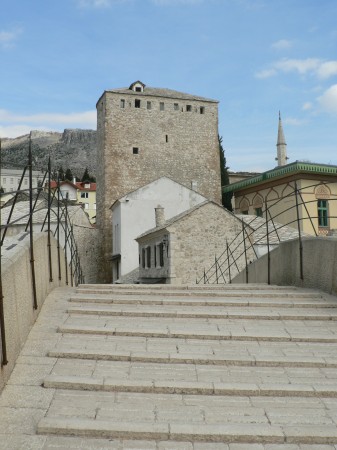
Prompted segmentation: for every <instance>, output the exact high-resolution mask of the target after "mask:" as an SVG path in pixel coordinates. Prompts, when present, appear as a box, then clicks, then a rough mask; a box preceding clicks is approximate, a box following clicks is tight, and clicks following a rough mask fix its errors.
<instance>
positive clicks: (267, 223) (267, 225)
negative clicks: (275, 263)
mask: <svg viewBox="0 0 337 450" xmlns="http://www.w3.org/2000/svg"><path fill="white" fill-rule="evenodd" d="M266 228H267V234H266V236H267V249H268V284H270V246H269V222H268V207H267V205H266ZM274 228H275V226H274Z"/></svg>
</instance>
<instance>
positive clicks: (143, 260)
mask: <svg viewBox="0 0 337 450" xmlns="http://www.w3.org/2000/svg"><path fill="white" fill-rule="evenodd" d="M142 267H143V269H145V248H142Z"/></svg>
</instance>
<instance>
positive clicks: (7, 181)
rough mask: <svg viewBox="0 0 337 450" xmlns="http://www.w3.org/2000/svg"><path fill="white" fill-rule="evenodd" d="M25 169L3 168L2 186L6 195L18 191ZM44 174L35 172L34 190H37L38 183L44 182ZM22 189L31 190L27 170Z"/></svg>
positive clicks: (0, 181)
mask: <svg viewBox="0 0 337 450" xmlns="http://www.w3.org/2000/svg"><path fill="white" fill-rule="evenodd" d="M22 173H23V169H3V168H1V177H0V186H1V187H2V189H3V191H4V193H8V192H15V191H16V190H17V189H18V186H19V183H20V179H21V176H22ZM43 176H44V174H43V173H42V172H40V171H38V170H33V177H32V181H33V188H37V186H38V182H39V181H42V180H43ZM21 189H29V172H28V170H26V173H25V176H24V178H23V182H22V185H21Z"/></svg>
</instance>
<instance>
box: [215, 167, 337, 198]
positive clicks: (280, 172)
mask: <svg viewBox="0 0 337 450" xmlns="http://www.w3.org/2000/svg"><path fill="white" fill-rule="evenodd" d="M296 173H306V174H309V173H310V174H313V175H330V176H335V177H337V166H333V165H329V164H315V163H307V162H302V161H295V162H293V163H291V164H287V165H285V166H281V167H276V168H274V169H272V170H268V171H267V172H263V173H261V174H260V175H257V176H255V177H252V178H247V179H246V180H242V181H238V182H236V183H232V184H229V185H228V186H223V187H222V192H236V191H239V190H241V189H245V188H248V187H251V186H255V185H256V186H257V185H260V184H263V183H266V182H268V181H269V180H270V179H282V178H283V177H286V176H289V175H293V174H296Z"/></svg>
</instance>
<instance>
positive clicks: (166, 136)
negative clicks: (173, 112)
mask: <svg viewBox="0 0 337 450" xmlns="http://www.w3.org/2000/svg"><path fill="white" fill-rule="evenodd" d="M165 141H166V142H168V134H166V135H165Z"/></svg>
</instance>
